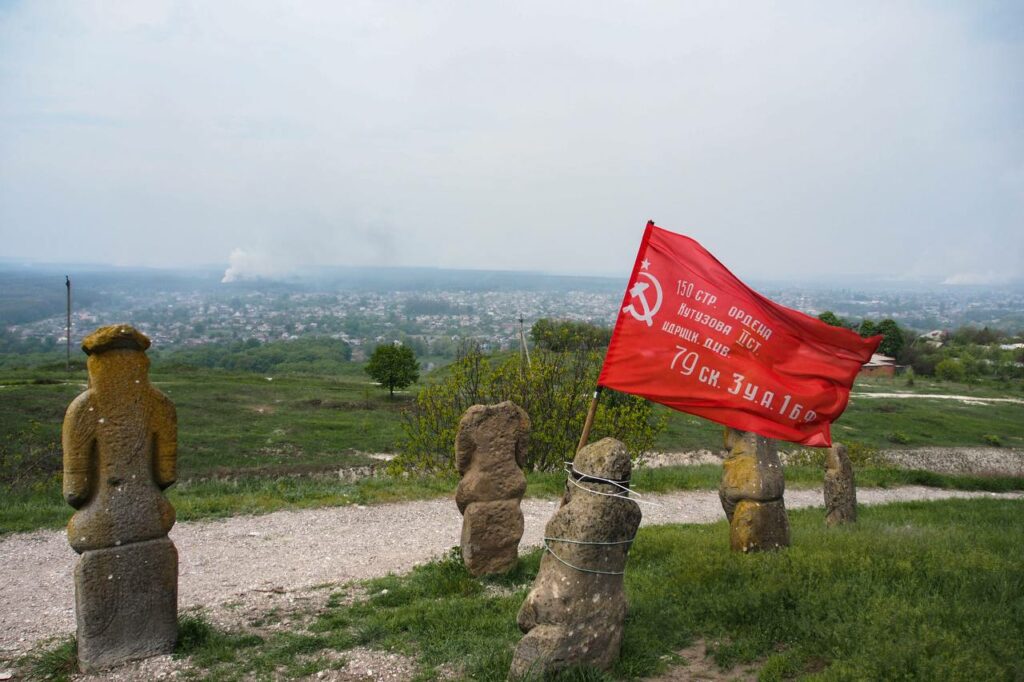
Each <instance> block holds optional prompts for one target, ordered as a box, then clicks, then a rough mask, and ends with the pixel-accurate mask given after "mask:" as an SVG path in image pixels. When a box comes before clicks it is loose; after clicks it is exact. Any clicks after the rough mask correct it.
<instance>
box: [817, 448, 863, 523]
mask: <svg viewBox="0 0 1024 682" xmlns="http://www.w3.org/2000/svg"><path fill="white" fill-rule="evenodd" d="M856 520H857V489H856V487H855V486H854V481H853V464H851V463H850V458H849V456H848V455H847V454H846V446H845V445H842V444H840V443H836V444H835V445H833V446H832V447H831V448H830V449H829V451H828V456H827V457H826V458H825V525H827V526H836V525H839V524H843V523H853V522H855V521H856Z"/></svg>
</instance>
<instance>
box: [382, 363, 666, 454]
mask: <svg viewBox="0 0 1024 682" xmlns="http://www.w3.org/2000/svg"><path fill="white" fill-rule="evenodd" d="M460 355H461V357H460V358H459V359H457V360H456V362H455V363H454V364H453V365H452V366H451V367H450V369H449V373H448V375H447V376H446V377H445V378H444V379H442V380H441V381H440V382H438V383H436V384H434V385H432V386H429V387H427V388H425V389H423V390H422V391H420V393H419V395H418V396H417V398H416V402H415V405H414V406H413V408H412V409H411V410H410V411H408V412H406V414H405V423H404V424H403V429H404V437H403V440H402V442H401V446H400V450H401V452H400V454H399V455H398V456H397V457H395V459H394V460H392V461H391V463H390V465H389V470H390V471H391V472H392V473H401V472H406V471H417V472H451V471H453V470H454V465H455V463H454V449H455V433H456V431H457V430H458V425H459V419H461V418H462V415H463V413H464V412H465V411H466V410H467V409H468V408H469V407H471V406H473V405H477V404H494V403H499V402H502V401H504V400H511V401H513V402H515V403H516V404H517V405H519V406H520V407H521V408H523V409H524V410H526V413H527V414H528V415H529V416H530V422H531V428H530V445H529V450H528V453H527V468H528V469H530V470H532V471H553V470H557V469H559V468H561V466H562V463H563V462H565V461H566V460H570V459H572V458H573V456H574V453H575V449H576V443H577V441H578V439H579V436H580V432H581V431H582V430H583V422H584V419H585V417H586V413H587V408H588V407H589V405H590V399H591V396H592V393H593V390H594V386H596V384H597V375H598V373H599V371H600V368H601V353H598V352H593V351H585V350H576V351H573V352H564V353H559V352H553V351H547V350H539V351H538V352H536V353H534V355H533V358H532V364H531V366H530V367H529V368H526V367H524V366H523V365H522V361H521V359H520V357H519V356H518V355H516V356H506V357H504V358H503V357H497V356H493V357H489V356H485V355H484V354H483V353H482V352H481V351H480V349H479V347H477V346H470V347H469V348H467V349H464V350H463V351H462V352H461V354H460ZM664 426H665V419H664V417H661V418H658V417H656V416H655V414H654V410H653V409H652V407H651V405H650V403H648V402H647V401H646V400H643V399H642V398H637V397H635V396H630V395H625V394H622V393H616V392H614V391H608V390H606V391H605V392H604V394H603V395H602V400H601V403H600V405H599V407H598V410H597V414H596V415H595V419H594V426H593V430H592V431H591V441H594V440H597V439H599V438H602V437H604V436H612V437H614V438H618V439H619V440H621V441H622V442H623V443H625V445H626V447H627V448H628V449H629V451H630V454H631V456H632V457H633V458H634V459H636V458H637V457H639V456H640V454H641V453H643V452H645V451H647V450H649V449H650V448H651V446H652V445H653V444H654V440H655V438H656V437H657V435H658V434H659V433H660V432H661V430H662V429H663V428H664Z"/></svg>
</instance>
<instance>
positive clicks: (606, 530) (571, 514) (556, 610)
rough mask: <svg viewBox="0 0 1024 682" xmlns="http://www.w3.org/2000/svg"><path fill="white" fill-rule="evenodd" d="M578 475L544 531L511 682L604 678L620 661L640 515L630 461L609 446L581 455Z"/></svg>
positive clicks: (608, 440)
mask: <svg viewBox="0 0 1024 682" xmlns="http://www.w3.org/2000/svg"><path fill="white" fill-rule="evenodd" d="M573 466H574V470H575V472H577V473H575V474H573V475H572V476H571V478H570V480H569V481H568V482H567V483H566V488H565V495H564V496H563V498H562V503H561V505H560V506H559V508H558V510H557V511H556V512H555V515H554V516H553V517H552V518H551V520H550V521H549V522H548V524H547V526H546V527H545V529H544V536H545V544H546V545H547V548H548V551H546V552H545V554H544V556H543V557H542V558H541V562H540V571H539V572H538V573H537V578H536V580H535V581H534V584H533V588H532V589H531V590H530V593H529V595H527V597H526V601H525V602H524V603H523V606H522V608H520V609H519V615H518V618H517V622H518V624H519V629H520V630H522V631H523V632H524V633H525V636H524V637H523V638H522V640H520V642H519V645H518V646H517V647H516V650H515V654H514V655H513V658H512V666H511V669H510V670H509V677H510V678H511V679H520V678H524V677H528V678H530V679H533V678H534V677H536V678H537V679H543V678H544V677H545V676H547V675H550V674H552V673H556V672H558V671H560V670H565V669H567V668H572V667H574V666H580V665H583V666H592V667H596V668H600V669H603V670H607V669H608V668H610V667H611V666H612V665H614V663H615V661H616V660H618V658H619V650H620V648H621V646H622V631H623V625H624V623H625V620H626V610H627V604H626V594H625V590H624V588H623V573H624V571H625V567H626V558H627V556H628V554H629V548H630V545H631V543H632V540H633V538H634V537H635V536H636V531H637V528H638V527H639V525H640V518H641V513H640V508H639V507H638V506H637V504H636V502H634V501H632V500H630V499H628V498H627V497H625V496H624V495H623V490H622V488H620V487H619V486H615V485H611V484H608V483H602V482H600V481H598V480H596V479H595V478H589V477H600V478H602V479H611V480H615V481H619V482H620V483H621V484H622V485H625V486H627V487H628V485H629V478H630V460H629V453H628V452H627V451H626V448H625V446H624V445H623V444H622V443H620V442H619V441H616V440H613V439H611V438H605V439H604V440H602V441H599V442H597V443H594V444H592V445H588V446H587V447H585V448H583V449H582V450H581V451H580V452H579V454H577V455H576V459H575V462H574V464H573Z"/></svg>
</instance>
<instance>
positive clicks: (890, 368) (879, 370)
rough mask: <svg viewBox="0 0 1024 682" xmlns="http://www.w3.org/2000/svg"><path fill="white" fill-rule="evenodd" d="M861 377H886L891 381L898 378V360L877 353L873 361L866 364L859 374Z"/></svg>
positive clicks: (873, 356) (872, 357)
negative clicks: (895, 377)
mask: <svg viewBox="0 0 1024 682" xmlns="http://www.w3.org/2000/svg"><path fill="white" fill-rule="evenodd" d="M857 376H859V377H886V378H889V379H891V378H892V377H894V376H896V358H893V357H890V356H888V355H882V354H881V353H875V354H874V355H872V356H871V359H870V360H868V361H867V362H865V363H864V366H863V367H861V368H860V372H858V373H857Z"/></svg>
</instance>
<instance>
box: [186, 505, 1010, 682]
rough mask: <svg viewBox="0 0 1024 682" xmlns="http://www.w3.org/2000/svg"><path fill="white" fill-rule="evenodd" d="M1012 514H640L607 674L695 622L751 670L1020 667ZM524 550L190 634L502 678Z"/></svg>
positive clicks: (630, 672)
mask: <svg viewBox="0 0 1024 682" xmlns="http://www.w3.org/2000/svg"><path fill="white" fill-rule="evenodd" d="M1022 513H1024V501H1019V500H950V501H943V502H915V503H901V504H893V505H886V506H879V507H862V508H861V509H860V511H859V519H860V520H859V522H858V523H857V524H856V525H853V526H849V527H843V528H837V529H826V528H825V527H824V524H823V519H822V512H821V510H801V511H795V512H791V513H790V520H791V524H792V534H793V546H792V547H791V548H789V549H788V550H785V551H781V552H775V553H767V554H756V555H742V554H736V553H732V552H730V551H729V549H728V527H727V525H726V523H725V522H724V521H723V522H720V523H716V524H710V525H672V526H656V527H649V528H644V529H642V530H641V531H640V534H639V535H638V538H637V541H636V543H635V544H634V546H633V549H632V551H631V554H630V560H629V565H628V568H627V573H626V590H627V594H628V598H629V602H630V611H629V616H628V619H627V622H626V630H625V640H624V644H623V649H622V656H621V660H620V661H619V662H618V664H617V665H616V667H615V669H614V670H613V671H612V672H611V674H610V675H603V674H598V673H595V672H593V671H589V672H588V671H575V672H573V673H572V674H570V675H566V676H564V679H577V680H581V679H588V680H603V679H614V678H626V679H630V678H636V677H641V676H647V675H652V674H656V673H658V672H659V671H661V670H662V669H663V668H664V666H665V664H666V662H667V661H670V660H672V659H673V656H674V654H675V652H677V651H679V650H680V649H682V648H684V647H686V646H688V645H690V644H692V643H693V642H695V641H696V640H697V639H699V638H700V639H703V640H705V641H706V643H707V645H708V649H709V652H710V655H711V656H712V657H713V660H714V661H715V662H716V663H717V664H718V665H720V666H722V667H723V668H726V669H728V668H731V667H732V666H735V665H742V666H745V667H746V666H754V667H756V668H758V669H759V671H760V679H762V680H781V679H788V678H793V677H800V678H804V677H806V678H807V679H816V680H869V679H870V680H882V679H885V680H890V679H900V680H936V679H943V680H1019V679H1021V678H1022V677H1024V568H1022V567H1024V524H1021V523H1017V522H1016V519H1019V518H1020V517H1021V514H1022ZM539 557H540V553H539V552H538V551H535V552H531V553H529V554H527V555H525V556H524V557H522V558H521V560H520V564H519V566H518V568H517V569H516V570H515V571H514V572H513V573H512V574H511V575H509V576H505V577H502V578H498V579H489V580H482V581H481V580H476V579H474V578H472V577H471V576H469V574H468V573H467V572H466V571H465V569H464V568H463V566H462V562H461V560H460V558H459V556H458V553H457V552H453V553H452V554H450V555H449V556H448V557H447V558H445V559H443V560H441V561H437V562H433V563H430V564H427V565H424V566H420V567H418V568H416V569H414V570H413V571H412V572H411V573H410V574H408V575H404V576H388V577H385V578H380V579H377V580H372V581H369V582H368V583H367V584H366V594H367V595H368V596H367V597H365V598H363V599H360V600H357V601H355V602H354V603H347V601H346V600H345V599H342V598H340V597H341V595H340V594H339V595H338V598H335V599H332V600H330V601H329V602H328V603H327V606H326V607H325V608H324V609H323V610H321V611H320V612H318V613H316V614H314V615H313V617H312V618H311V619H306V620H305V621H304V625H302V626H298V627H295V628H293V629H291V630H287V631H284V632H280V631H270V632H267V633H266V634H264V635H262V637H261V638H259V641H258V642H257V640H256V639H246V637H249V638H252V637H253V635H251V634H249V635H247V634H246V633H226V632H220V631H217V630H216V629H214V628H211V627H210V626H208V625H206V624H204V623H199V624H198V625H195V626H194V627H193V629H197V630H200V631H201V632H200V633H199V634H198V635H190V640H189V641H190V642H191V643H190V644H189V645H188V646H183V647H181V648H180V649H179V651H180V652H181V654H182V655H185V654H188V655H191V656H192V662H193V663H194V664H195V665H197V666H199V667H200V668H201V669H202V671H201V674H202V675H203V676H204V678H205V679H212V680H240V679H266V678H269V677H271V676H273V675H279V676H283V677H293V676H298V675H302V674H308V673H309V672H312V671H315V670H316V669H317V668H316V666H317V665H320V664H322V663H323V662H324V661H326V660H328V659H327V658H325V655H326V654H327V653H329V652H332V651H341V652H344V650H346V649H348V648H351V647H353V646H357V645H360V646H368V647H371V648H378V649H384V650H389V651H395V652H399V653H403V654H406V655H409V656H414V657H416V659H417V660H418V662H419V665H420V666H421V667H422V674H421V679H432V678H434V677H435V676H436V674H437V672H438V670H439V669H440V668H441V666H444V667H445V668H446V669H450V670H455V671H456V672H457V673H459V674H460V675H461V676H462V677H463V678H464V679H472V680H485V681H486V680H503V679H504V678H505V675H506V673H507V670H508V666H509V663H510V661H511V655H512V651H513V648H514V646H515V645H516V643H517V642H518V641H519V638H520V637H521V635H520V633H519V632H518V630H517V628H516V625H515V615H516V612H517V610H518V608H519V606H520V605H521V603H522V601H523V599H524V598H525V594H526V592H527V590H528V589H529V586H530V585H531V583H532V581H533V578H534V576H535V575H536V572H537V569H538V562H539Z"/></svg>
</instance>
